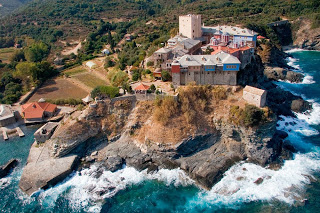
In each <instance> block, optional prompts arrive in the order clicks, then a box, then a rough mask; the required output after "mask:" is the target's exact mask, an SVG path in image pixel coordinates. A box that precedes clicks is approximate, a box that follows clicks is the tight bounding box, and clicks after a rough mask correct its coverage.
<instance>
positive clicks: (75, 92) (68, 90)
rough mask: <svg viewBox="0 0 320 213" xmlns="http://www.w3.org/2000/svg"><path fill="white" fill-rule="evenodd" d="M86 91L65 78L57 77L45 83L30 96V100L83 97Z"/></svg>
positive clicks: (86, 93)
mask: <svg viewBox="0 0 320 213" xmlns="http://www.w3.org/2000/svg"><path fill="white" fill-rule="evenodd" d="M87 95H88V92H87V91H85V90H84V89H82V88H80V87H78V86H76V85H74V84H72V83H71V82H70V81H68V80H67V79H63V78H57V79H52V80H48V81H46V83H45V84H44V85H43V86H42V87H41V88H40V89H39V90H38V91H37V92H36V93H35V94H34V95H33V96H32V97H31V98H30V101H38V100H39V99H40V98H45V99H51V100H57V99H68V98H75V99H77V98H84V97H86V96H87Z"/></svg>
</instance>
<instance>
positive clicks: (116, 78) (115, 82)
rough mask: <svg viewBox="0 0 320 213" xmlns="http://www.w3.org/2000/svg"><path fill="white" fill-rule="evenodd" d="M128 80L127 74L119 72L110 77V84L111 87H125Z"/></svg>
mask: <svg viewBox="0 0 320 213" xmlns="http://www.w3.org/2000/svg"><path fill="white" fill-rule="evenodd" d="M128 80H129V77H128V74H127V73H125V72H123V71H121V70H119V71H118V72H116V73H115V74H114V75H113V76H112V77H111V84H112V86H116V87H119V86H123V85H125V84H126V83H127V82H128Z"/></svg>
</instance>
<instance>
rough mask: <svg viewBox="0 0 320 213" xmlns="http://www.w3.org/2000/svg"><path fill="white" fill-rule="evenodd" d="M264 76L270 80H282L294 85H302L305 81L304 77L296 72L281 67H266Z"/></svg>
mask: <svg viewBox="0 0 320 213" xmlns="http://www.w3.org/2000/svg"><path fill="white" fill-rule="evenodd" d="M264 75H265V76H266V77H267V78H268V79H270V80H276V81H277V80H282V81H289V82H294V83H300V82H302V80H303V77H304V76H303V75H302V74H301V73H297V72H294V71H290V70H288V69H286V68H281V67H269V66H268V67H266V68H265V70H264Z"/></svg>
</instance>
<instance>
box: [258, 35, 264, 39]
mask: <svg viewBox="0 0 320 213" xmlns="http://www.w3.org/2000/svg"><path fill="white" fill-rule="evenodd" d="M257 38H258V39H263V38H266V37H264V36H261V35H259V36H258V37H257Z"/></svg>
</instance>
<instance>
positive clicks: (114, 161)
mask: <svg viewBox="0 0 320 213" xmlns="http://www.w3.org/2000/svg"><path fill="white" fill-rule="evenodd" d="M123 163H124V160H123V159H122V158H121V157H119V156H117V157H108V158H107V159H106V160H105V162H104V166H105V168H106V169H107V170H109V171H111V172H115V171H117V170H119V169H121V168H122V165H123Z"/></svg>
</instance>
